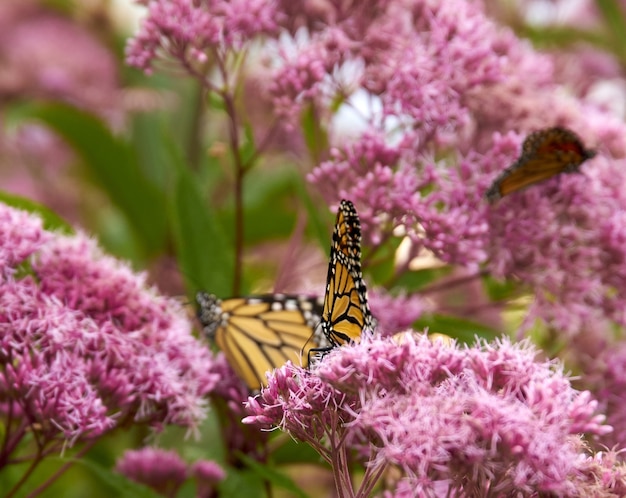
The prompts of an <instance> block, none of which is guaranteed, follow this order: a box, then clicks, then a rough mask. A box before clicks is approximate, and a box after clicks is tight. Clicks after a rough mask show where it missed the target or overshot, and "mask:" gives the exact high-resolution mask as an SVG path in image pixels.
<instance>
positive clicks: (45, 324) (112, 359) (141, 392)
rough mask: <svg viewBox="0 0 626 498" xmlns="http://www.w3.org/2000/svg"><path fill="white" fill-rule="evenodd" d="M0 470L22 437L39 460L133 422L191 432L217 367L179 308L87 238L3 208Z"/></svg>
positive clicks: (0, 244)
mask: <svg viewBox="0 0 626 498" xmlns="http://www.w3.org/2000/svg"><path fill="white" fill-rule="evenodd" d="M0 234H2V237H0V262H1V263H2V267H0V392H1V393H2V399H3V403H2V406H1V410H0V416H1V417H3V419H4V421H5V423H6V427H7V429H6V430H7V433H8V434H11V437H12V438H13V439H12V440H13V441H14V442H15V444H14V445H8V446H5V447H4V450H3V451H5V452H7V453H6V454H4V455H2V458H3V459H4V460H3V461H6V459H7V458H8V456H9V455H10V453H11V452H12V451H13V450H15V448H16V446H17V443H18V442H19V441H20V440H21V439H22V438H23V437H24V436H25V435H27V433H28V432H27V430H28V427H33V430H34V431H36V432H37V434H38V435H39V438H40V439H39V445H40V447H41V450H42V454H43V455H44V456H45V455H46V454H49V453H51V452H55V451H59V450H60V448H61V447H62V445H63V444H67V443H68V442H69V444H73V443H74V442H76V441H81V442H84V441H87V440H90V439H94V438H96V437H98V436H101V435H102V434H103V433H105V432H107V431H109V430H111V429H113V428H115V427H117V426H119V425H122V424H128V423H132V422H135V423H147V424H150V425H152V426H154V427H157V428H158V427H160V426H161V425H162V424H178V425H183V426H187V427H191V428H193V427H195V426H196V425H197V424H198V422H199V421H200V420H202V418H203V417H204V415H205V410H206V406H205V405H206V400H205V398H204V396H205V395H206V394H207V393H209V392H211V391H212V389H214V388H215V386H216V383H217V381H218V379H219V372H218V368H217V366H216V365H215V363H214V361H213V356H212V354H211V352H210V351H209V350H208V348H206V347H204V346H202V345H200V344H199V343H198V342H197V340H196V339H194V337H193V336H192V335H191V324H190V323H189V321H188V319H187V318H186V315H185V312H184V310H183V309H182V307H181V305H180V304H178V303H177V302H176V301H175V300H173V299H170V298H165V297H163V296H160V295H159V294H158V293H157V292H156V291H155V290H154V289H151V288H149V287H148V286H147V285H146V282H145V276H144V275H137V274H135V273H133V272H132V270H131V269H130V268H129V267H128V266H127V265H126V264H124V263H122V262H120V261H118V260H116V259H114V258H112V257H110V256H107V255H105V254H104V253H103V252H102V251H101V250H100V249H99V248H98V247H97V245H96V244H95V242H94V241H93V240H90V239H89V238H87V237H86V236H85V235H82V234H77V235H72V236H65V235H60V234H58V233H54V232H48V231H45V230H43V229H42V227H41V220H39V219H38V218H37V217H35V216H33V215H30V214H27V213H24V212H22V211H19V210H16V209H13V208H10V207H7V206H5V205H3V204H0Z"/></svg>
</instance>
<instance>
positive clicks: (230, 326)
mask: <svg viewBox="0 0 626 498" xmlns="http://www.w3.org/2000/svg"><path fill="white" fill-rule="evenodd" d="M360 243H361V226H360V223H359V217H358V215H357V213H356V210H355V209H354V206H353V205H352V203H351V202H350V201H341V203H340V205H339V211H338V213H337V222H336V223H335V228H334V231H333V237H332V245H331V248H330V263H329V265H328V278H327V283H326V295H325V297H324V299H323V301H322V300H321V299H319V298H315V297H303V296H296V295H286V294H266V295H262V296H254V297H241V298H231V299H224V300H220V299H218V298H217V297H215V296H214V295H212V294H207V293H205V292H199V293H198V294H197V295H196V301H197V302H198V305H199V310H198V318H199V320H200V323H201V324H202V326H203V330H204V333H205V334H206V335H207V336H208V337H209V338H210V339H212V340H214V341H215V342H216V343H217V346H218V347H219V348H220V349H221V350H222V351H223V352H224V354H225V355H226V359H227V360H228V363H229V364H230V365H231V367H232V368H233V370H234V371H235V373H236V374H237V375H238V376H239V377H240V378H241V379H242V380H243V381H244V382H245V383H246V384H247V385H248V387H249V388H250V389H251V390H254V389H258V388H259V386H261V385H266V383H267V381H266V377H265V372H267V371H268V370H272V369H274V368H276V367H279V366H281V365H283V364H285V363H286V362H287V360H291V361H292V362H294V363H296V362H300V361H301V358H306V360H302V361H303V362H304V363H305V365H304V366H308V364H309V362H310V355H311V353H313V352H325V351H328V350H330V349H331V348H333V347H335V346H339V345H341V344H344V343H346V342H349V341H353V340H355V339H357V338H358V337H360V335H361V332H362V331H363V329H364V328H369V329H372V328H373V318H372V315H371V313H370V310H369V306H368V304H367V291H366V288H365V284H364V283H363V279H362V275H361V247H360ZM320 323H321V327H318V325H320Z"/></svg>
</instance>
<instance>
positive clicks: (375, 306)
mask: <svg viewBox="0 0 626 498" xmlns="http://www.w3.org/2000/svg"><path fill="white" fill-rule="evenodd" d="M368 301H369V304H370V308H371V310H372V315H374V316H375V317H376V323H377V325H376V330H377V331H378V332H379V333H380V334H381V335H384V336H388V335H393V334H395V333H396V332H401V331H404V330H407V329H410V328H411V326H412V325H413V322H415V320H417V319H418V318H419V317H420V316H422V314H424V312H426V311H429V310H430V305H429V303H428V302H427V301H426V299H424V298H423V297H422V296H419V295H411V296H407V295H400V296H392V295H390V294H387V293H384V292H382V291H380V290H379V289H375V290H374V291H372V292H368Z"/></svg>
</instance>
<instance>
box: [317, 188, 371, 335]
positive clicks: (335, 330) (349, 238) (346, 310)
mask: <svg viewBox="0 0 626 498" xmlns="http://www.w3.org/2000/svg"><path fill="white" fill-rule="evenodd" d="M364 328H368V329H370V330H371V329H372V328H373V318H372V315H371V313H370V310H369V305H368V304H367V289H366V287H365V283H364V282H363V276H362V274H361V224H360V222H359V217H358V214H357V212H356V209H355V208H354V205H353V204H352V203H351V202H350V201H346V200H343V201H341V203H340V205H339V210H338V212H337V220H336V222H335V228H334V230H333V237H332V245H331V248H330V262H329V264H328V276H327V280H326V294H325V297H324V312H323V315H322V330H323V332H324V334H325V335H326V338H327V339H328V342H330V344H331V345H332V346H340V345H342V344H345V343H346V342H351V341H354V340H357V339H358V338H359V337H360V336H361V333H362V331H363V329H364Z"/></svg>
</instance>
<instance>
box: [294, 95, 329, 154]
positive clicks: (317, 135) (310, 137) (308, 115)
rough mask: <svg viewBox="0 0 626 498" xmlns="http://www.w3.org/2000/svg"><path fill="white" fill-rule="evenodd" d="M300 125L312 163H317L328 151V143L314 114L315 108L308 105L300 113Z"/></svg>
mask: <svg viewBox="0 0 626 498" xmlns="http://www.w3.org/2000/svg"><path fill="white" fill-rule="evenodd" d="M300 124H301V125H302V131H303V133H304V141H305V143H306V145H307V148H308V150H309V154H310V155H311V157H312V158H313V162H314V163H318V162H319V161H320V160H321V159H322V157H323V156H324V153H325V152H326V151H327V150H328V147H329V145H328V144H329V142H328V133H327V132H326V129H325V128H324V126H323V125H322V122H321V120H320V118H319V116H318V115H317V113H316V109H315V106H313V105H309V106H308V107H307V108H306V109H305V110H304V111H303V112H302V116H301V119H300Z"/></svg>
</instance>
